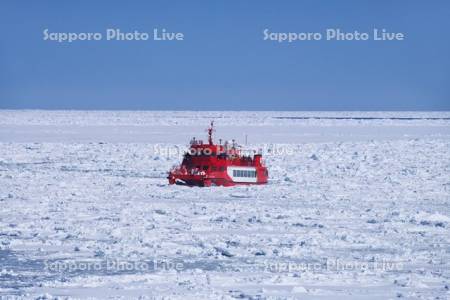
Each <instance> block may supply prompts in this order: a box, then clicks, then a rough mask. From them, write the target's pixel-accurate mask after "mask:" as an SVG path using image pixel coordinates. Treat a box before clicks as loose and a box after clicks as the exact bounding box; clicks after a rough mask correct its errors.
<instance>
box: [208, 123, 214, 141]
mask: <svg viewBox="0 0 450 300" xmlns="http://www.w3.org/2000/svg"><path fill="white" fill-rule="evenodd" d="M213 131H214V121H211V125H210V126H209V128H208V143H209V144H210V145H212V144H213V139H212V134H213Z"/></svg>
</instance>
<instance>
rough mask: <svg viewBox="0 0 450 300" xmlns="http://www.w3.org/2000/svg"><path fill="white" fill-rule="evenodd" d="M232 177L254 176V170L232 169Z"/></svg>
mask: <svg viewBox="0 0 450 300" xmlns="http://www.w3.org/2000/svg"><path fill="white" fill-rule="evenodd" d="M233 177H256V171H247V170H233Z"/></svg>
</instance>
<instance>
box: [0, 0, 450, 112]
mask: <svg viewBox="0 0 450 300" xmlns="http://www.w3.org/2000/svg"><path fill="white" fill-rule="evenodd" d="M118 2H119V1H117V2H114V3H113V1H8V0H7V1H2V2H1V3H0V108H40V109H148V110H151V109H169V110H172V109H174V110H177V109H189V110H450V35H449V30H450V2H449V1H364V0H355V1H314V0H311V1H279V2H276V1H221V2H220V1H128V2H125V1H120V2H121V3H122V4H119V3H118ZM46 28H48V29H49V31H50V32H101V33H103V34H104V32H105V30H106V29H107V28H120V29H121V30H122V31H134V30H138V31H141V32H152V30H153V29H154V28H160V29H161V28H165V29H166V30H168V31H175V32H183V33H184V36H185V37H184V41H180V42H156V41H126V42H125V41H105V40H102V41H84V42H79V41H78V42H73V43H57V42H54V41H44V40H43V30H44V29H46ZM266 28H268V29H269V30H270V31H272V32H322V33H323V32H324V30H326V29H327V28H340V29H342V30H343V31H347V32H352V31H354V30H358V31H360V32H369V33H372V30H373V28H380V29H381V28H385V29H387V30H388V31H391V32H402V33H404V34H405V35H406V39H405V40H404V41H390V42H386V41H385V42H380V41H372V40H369V41H325V40H322V41H302V42H293V43H286V42H284V43H277V42H274V41H264V40H263V30H264V29H266Z"/></svg>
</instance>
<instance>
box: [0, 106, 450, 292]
mask: <svg viewBox="0 0 450 300" xmlns="http://www.w3.org/2000/svg"><path fill="white" fill-rule="evenodd" d="M211 120H214V121H215V125H216V128H217V131H216V133H215V134H216V138H217V139H218V138H222V139H223V140H230V139H233V138H235V139H236V140H237V141H238V142H239V143H240V144H243V145H244V144H246V145H244V147H245V148H248V149H259V148H262V149H263V151H264V159H265V162H266V164H267V166H268V168H269V175H270V181H269V184H268V185H264V186H249V187H243V186H240V187H231V188H224V187H211V188H189V187H183V186H169V185H168V184H167V179H166V178H165V177H166V175H167V171H168V170H169V169H170V168H171V167H172V166H173V165H174V164H177V163H179V162H180V156H181V155H182V152H183V151H184V150H185V149H186V147H187V142H188V141H189V139H190V138H191V137H193V136H197V137H199V138H201V137H203V138H204V139H206V131H205V128H206V127H207V126H208V124H209V122H210V121H211ZM2 296H3V297H5V298H6V299H14V298H26V299H30V298H31V299H35V298H38V299H53V298H60V299H66V298H69V299H72V298H73V299H78V298H99V299H104V298H113V299H129V298H133V299H134V298H141V299H160V298H161V299H235V298H238V299H397V298H403V299H449V298H450V112H192V111H177V112H169V111H166V112H161V111H160V112H152V111H39V110H24V111H13V110H0V298H1V297H2Z"/></svg>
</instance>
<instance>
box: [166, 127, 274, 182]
mask: <svg viewBox="0 0 450 300" xmlns="http://www.w3.org/2000/svg"><path fill="white" fill-rule="evenodd" d="M213 131H214V123H213V122H211V126H210V127H209V128H208V143H203V141H202V140H196V139H195V138H193V139H192V140H191V142H190V148H189V151H188V152H186V153H185V154H184V157H183V161H182V163H181V165H179V166H176V167H174V168H173V169H172V170H171V171H170V172H169V176H168V177H167V179H169V184H182V185H188V186H212V185H220V186H233V185H237V184H266V183H267V179H268V177H269V174H268V171H267V168H266V167H265V165H264V164H263V161H262V154H261V153H260V152H259V153H253V155H243V154H242V153H241V149H240V146H238V145H237V144H236V143H235V142H234V140H233V141H232V142H225V143H224V144H222V142H219V144H214V142H213V137H212V135H213Z"/></svg>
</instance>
